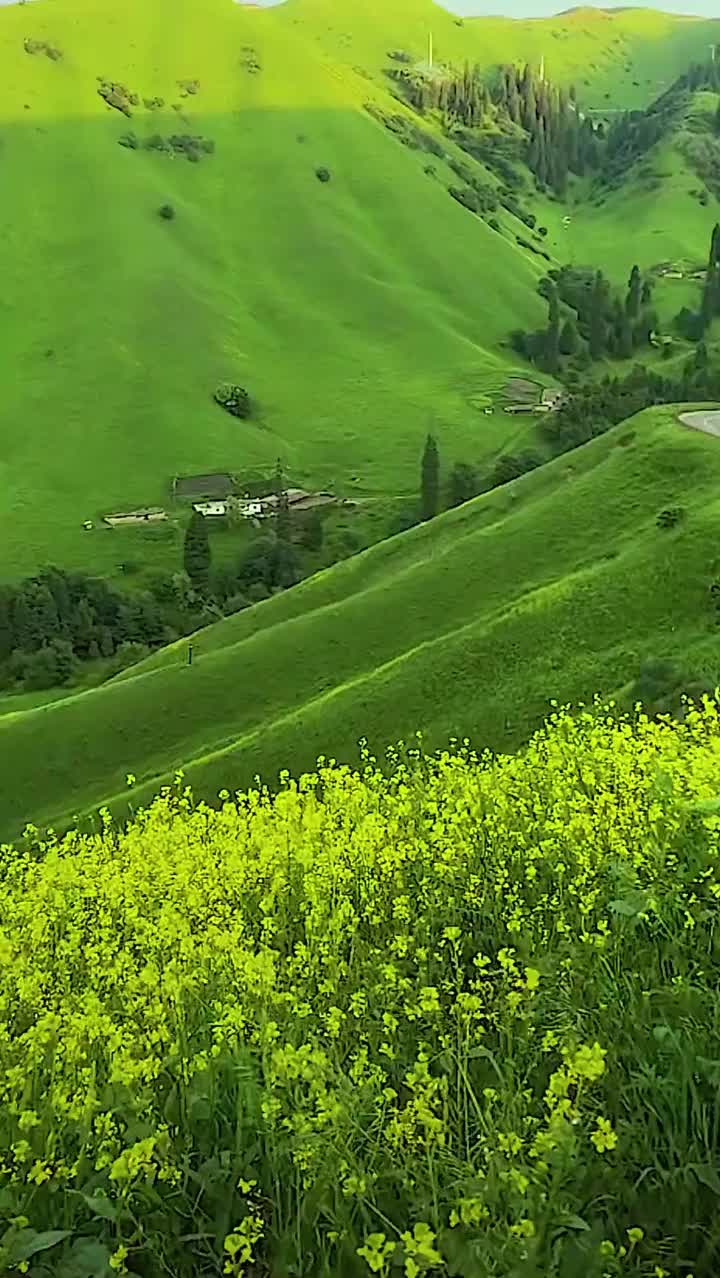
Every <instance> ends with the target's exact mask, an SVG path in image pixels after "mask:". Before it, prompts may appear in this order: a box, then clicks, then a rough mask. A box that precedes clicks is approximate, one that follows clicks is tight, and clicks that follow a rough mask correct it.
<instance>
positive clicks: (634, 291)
mask: <svg viewBox="0 0 720 1278" xmlns="http://www.w3.org/2000/svg"><path fill="white" fill-rule="evenodd" d="M641 297H642V280H641V278H640V268H639V267H638V266H633V268H632V271H631V272H630V279H629V281H628V293H627V298H626V301H625V314H626V315H627V316H628V318H629V319H631V320H634V319H637V317H638V315H639V314H640V300H641Z"/></svg>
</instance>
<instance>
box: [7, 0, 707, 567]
mask: <svg viewBox="0 0 720 1278" xmlns="http://www.w3.org/2000/svg"><path fill="white" fill-rule="evenodd" d="M717 28H718V24H717V23H715V24H713V23H707V22H699V21H694V20H688V19H676V18H670V17H665V16H663V15H659V14H653V13H646V12H643V11H633V10H630V11H623V12H619V13H615V14H607V13H602V12H599V11H592V10H578V11H575V12H573V13H569V14H566V15H561V16H560V17H558V18H556V19H552V20H549V21H547V22H537V21H535V22H529V21H528V22H517V23H513V22H510V21H508V20H501V19H483V20H472V21H465V22H464V23H462V22H460V21H458V20H456V19H454V18H453V17H452V16H451V15H450V14H448V13H446V12H445V11H444V10H442V9H440V8H439V7H437V6H435V5H432V4H430V3H426V0H412V2H411V0H393V2H392V3H391V4H386V3H385V0H383V3H382V4H381V3H380V2H379V0H372V3H369V4H365V3H363V4H362V5H361V4H359V3H358V2H357V0H340V3H337V2H336V0H333V3H332V4H330V3H329V0H288V3H287V4H285V5H281V6H279V7H278V8H275V9H272V10H268V11H262V10H253V9H251V8H248V7H245V6H241V5H233V4H231V3H230V2H229V0H209V2H207V3H206V2H204V0H203V2H202V3H201V0H178V2H177V3H176V2H175V0H173V2H172V3H171V2H170V0H154V2H153V4H152V5H148V4H146V3H144V2H143V0H128V3H126V4H123V5H122V6H121V7H120V8H118V9H117V10H112V9H110V8H109V7H102V8H99V7H98V6H97V4H95V3H94V0H38V3H33V4H28V5H22V6H20V5H10V6H7V7H3V8H1V9H0V145H1V151H0V180H1V181H2V195H3V198H2V203H1V205H0V268H1V269H2V276H3V299H2V303H1V304H0V344H1V346H2V351H3V367H4V369H5V372H6V376H5V377H4V379H3V397H2V402H1V403H0V441H1V443H0V476H1V478H2V484H1V485H0V545H2V548H3V549H2V557H1V559H0V577H1V578H4V579H9V578H16V577H18V576H20V575H22V574H23V573H27V572H29V571H32V570H33V569H35V568H36V567H37V566H38V565H39V564H41V563H43V562H46V561H48V560H49V559H52V560H54V561H55V562H58V563H60V564H61V565H63V566H66V567H72V568H86V569H88V568H89V569H91V570H95V571H100V572H103V573H113V572H115V571H117V568H118V561H119V560H123V559H126V558H132V559H134V560H136V561H137V562H139V563H140V564H141V565H147V566H155V567H158V566H163V567H172V566H174V565H175V564H176V563H177V561H178V557H179V553H180V544H179V543H180V540H181V536H182V530H181V528H180V527H179V526H171V527H170V528H169V529H168V530H167V532H166V535H165V539H163V537H161V536H155V537H154V538H153V539H152V540H151V541H149V540H148V534H146V533H142V532H132V531H130V530H126V531H125V532H124V533H123V535H122V537H121V539H118V538H117V537H114V536H112V535H110V536H108V535H106V534H105V533H103V532H99V531H95V532H92V533H90V534H88V533H87V532H84V531H83V529H82V524H83V522H84V521H85V520H86V519H91V520H96V519H97V518H98V517H99V516H102V515H103V514H104V513H107V512H108V510H111V509H117V508H120V509H132V508H133V507H137V506H145V505H150V504H159V505H163V504H167V502H168V498H169V492H170V484H171V480H172V477H173V476H174V475H175V474H178V473H188V472H193V471H199V470H200V471H207V470H211V469H215V468H223V469H225V468H229V469H230V470H232V471H233V472H238V473H243V472H245V471H247V470H249V469H253V468H255V467H258V466H260V467H267V466H268V465H272V464H274V461H275V458H276V457H277V456H278V455H282V456H283V458H284V460H285V463H286V466H287V468H288V470H289V471H290V472H291V473H292V475H293V478H294V480H295V481H296V482H298V483H303V482H306V483H309V484H312V485H317V486H327V485H331V484H334V485H337V486H338V488H339V489H342V488H343V486H346V485H347V483H348V481H349V480H350V479H351V478H353V477H354V478H355V481H356V482H357V484H358V485H359V488H358V491H362V492H366V493H382V492H386V493H387V492H389V493H402V492H408V491H411V490H412V488H413V486H414V483H415V467H416V460H417V456H418V452H419V446H420V441H421V440H422V438H423V436H424V434H425V432H426V431H427V430H428V429H438V428H439V427H440V426H441V427H442V433H443V439H444V441H445V446H446V449H447V451H448V453H451V452H452V453H455V455H458V456H462V455H467V453H468V452H471V453H472V455H473V456H474V457H476V458H479V457H482V456H488V455H495V454H497V453H498V452H499V451H501V450H502V446H503V444H504V443H505V442H506V440H507V436H508V429H509V424H508V422H507V419H505V418H503V416H502V414H500V413H495V414H493V415H492V416H485V415H482V416H478V413H477V405H478V403H479V402H481V401H482V397H483V396H484V395H486V394H487V393H488V391H492V390H494V389H495V388H497V386H499V385H500V384H501V383H502V380H503V378H504V375H505V373H506V371H507V368H508V352H507V350H506V349H504V348H503V346H502V343H503V342H504V340H505V338H506V335H507V333H508V331H509V330H510V329H512V328H513V327H514V326H516V325H524V326H527V325H529V324H532V323H533V322H535V321H536V320H537V319H539V318H540V316H541V314H542V309H543V308H542V307H541V305H540V303H539V301H538V299H537V296H536V294H535V284H536V281H537V277H538V274H539V270H540V264H539V262H538V258H537V257H534V256H532V255H531V254H530V253H528V252H527V251H526V250H525V249H524V248H522V247H519V246H518V245H517V243H516V241H515V232H516V231H517V230H518V229H519V230H522V229H523V228H522V227H521V226H520V225H519V223H516V222H515V221H514V219H513V218H512V217H510V216H509V215H507V214H505V213H501V215H500V217H501V222H502V232H503V233H502V234H500V235H499V234H497V233H495V232H493V231H492V230H490V229H489V228H488V226H487V225H486V224H484V223H483V222H482V221H481V220H480V219H478V218H474V217H473V216H471V215H470V214H468V213H467V212H466V210H464V209H463V208H461V207H459V206H457V205H456V204H455V203H454V201H452V200H449V199H448V197H447V194H446V191H445V190H444V189H443V188H444V187H445V186H447V185H448V183H449V182H450V181H451V180H452V175H451V173H450V171H449V169H447V167H446V165H445V163H444V161H442V160H437V161H436V160H435V158H433V167H434V168H435V174H434V175H433V176H429V175H428V173H427V172H426V171H425V170H426V169H427V168H428V165H427V156H426V155H425V154H424V153H423V151H421V150H420V151H413V150H409V149H407V148H405V147H401V146H399V145H398V144H397V142H396V141H395V140H394V139H393V138H392V137H390V136H389V135H388V133H387V132H386V131H385V130H383V128H382V127H381V126H380V125H379V124H378V123H377V122H376V121H375V120H374V119H371V118H370V117H369V115H368V113H367V112H366V111H365V110H364V106H365V104H366V103H367V102H368V100H370V101H372V102H374V103H375V104H376V105H379V106H381V107H385V108H391V109H394V110H397V109H398V107H397V103H394V100H393V99H392V98H391V96H390V93H389V85H388V81H387V79H386V77H385V76H384V74H383V70H384V67H385V65H386V63H387V53H388V50H391V49H392V48H393V47H400V48H407V49H409V50H410V53H411V54H412V55H413V56H417V57H418V58H420V57H423V56H426V40H427V35H428V32H429V31H430V30H431V31H432V33H433V36H434V40H435V49H436V50H437V56H438V57H439V58H441V59H445V60H447V61H453V62H455V63H457V64H458V65H459V64H461V63H462V61H463V60H465V59H479V60H480V62H481V63H482V65H484V66H487V67H488V68H491V67H492V66H494V65H495V64H497V63H498V62H501V61H506V60H507V59H508V58H517V59H523V58H529V59H533V60H538V59H539V58H540V57H542V56H544V57H545V59H546V65H547V68H548V73H549V74H551V75H552V76H553V77H554V78H555V79H556V80H557V81H559V82H564V83H569V82H570V81H571V80H575V81H577V82H578V88H579V91H580V92H581V93H582V94H583V95H586V96H587V97H588V98H598V100H599V102H600V103H602V102H604V101H605V95H606V94H608V93H609V94H611V96H612V97H613V101H614V102H617V103H619V104H620V105H623V106H625V105H632V104H633V103H644V102H647V101H648V100H649V99H650V98H651V97H652V96H654V94H655V93H657V92H658V90H659V89H661V88H662V86H663V85H664V84H665V83H666V82H668V81H669V79H671V78H672V77H673V76H674V75H675V74H677V73H678V72H679V71H680V70H682V69H683V68H684V67H685V66H686V65H687V62H688V60H689V59H690V58H693V57H702V56H705V54H706V52H707V45H708V43H709V41H710V40H712V39H713V37H714V33H716V31H717ZM46 49H49V50H51V51H57V53H58V54H59V55H61V56H57V57H55V56H53V57H48V56H46V52H45V50H46ZM103 79H104V80H106V81H108V82H116V83H119V84H120V85H123V86H125V88H126V89H127V90H128V92H129V93H130V94H137V95H138V96H139V99H140V101H139V103H138V106H137V107H133V108H132V113H131V116H132V118H131V119H126V118H125V116H124V115H123V114H122V113H121V112H120V111H118V110H114V109H112V108H111V107H109V106H108V105H107V104H106V102H105V101H104V99H103V98H102V97H101V96H99V93H98V88H99V87H101V85H99V81H102V80H103ZM183 82H186V83H185V87H183ZM187 83H189V84H190V85H191V89H190V90H188V88H187ZM196 89H197V91H195V90H196ZM158 99H161V100H162V101H163V103H164V105H163V106H162V107H158V106H157V105H155V106H153V107H151V108H149V109H148V108H146V106H145V105H144V101H145V100H147V101H148V102H152V101H153V100H155V102H156V103H157V100H158ZM590 105H593V104H592V103H590ZM128 133H134V134H135V137H136V138H137V139H138V143H139V149H137V150H133V149H130V148H128V147H121V146H119V145H118V141H119V139H120V138H121V137H122V136H123V135H124V134H128ZM172 134H179V135H183V136H195V137H201V138H202V139H203V140H204V141H205V142H207V143H210V144H214V148H215V149H214V153H213V154H211V155H207V154H205V153H204V152H200V154H201V156H202V158H201V160H200V162H199V163H192V164H191V163H187V162H186V161H185V158H184V157H183V155H182V153H180V154H175V155H174V156H173V155H172V154H166V153H158V152H156V151H154V150H150V151H145V150H144V149H143V143H144V142H146V141H147V140H148V139H149V138H151V137H153V136H156V137H157V136H158V135H159V136H160V137H161V138H167V137H169V136H170V135H172ZM447 153H448V154H449V155H452V153H453V147H452V146H449V148H448V152H447ZM318 168H327V169H328V170H329V172H330V175H331V180H330V181H329V182H327V183H325V184H323V183H321V182H319V181H318V178H317V176H316V170H317V169H318ZM540 204H541V206H542V202H540ZM163 205H170V206H171V207H172V209H173V210H174V212H175V218H174V220H172V221H164V220H162V219H161V218H159V217H158V210H159V209H160V208H161V207H162V206H163ZM542 212H543V216H544V215H545V210H544V209H543V210H542ZM547 213H548V217H547V219H546V220H547V221H548V225H549V227H550V231H551V239H552V243H551V244H550V248H551V251H552V252H554V253H556V254H557V255H559V256H560V258H561V260H562V259H563V258H564V257H565V256H566V253H565V248H566V245H565V238H564V236H563V233H562V230H561V229H559V225H556V224H559V218H558V217H557V216H556V215H555V207H554V206H551V205H548V208H547ZM603 227H605V228H609V229H608V233H607V236H606V239H604V240H603V239H602V237H601V236H600V234H599V238H598V239H597V241H596V242H597V243H598V244H600V243H601V242H602V244H603V248H605V245H606V244H607V256H608V258H609V259H612V257H613V254H612V251H611V250H612V244H613V239H614V237H615V234H616V228H617V218H616V216H615V215H614V214H613V215H612V216H608V217H606V218H604V219H603ZM693 234H694V232H693ZM697 234H698V238H700V230H699V228H698V232H697ZM705 235H706V230H705V227H704V226H703V234H702V239H703V242H704V239H705ZM603 255H604V254H603ZM607 265H608V266H612V261H608V263H607ZM623 269H624V265H623ZM227 379H229V380H238V381H240V382H242V383H243V384H246V385H247V386H248V387H249V389H250V390H251V392H252V394H253V396H254V397H255V399H256V401H257V404H258V408H257V413H256V417H255V420H254V421H253V422H252V423H251V424H247V425H240V424H239V423H238V422H237V421H235V420H234V419H232V418H230V417H228V416H226V415H224V414H223V413H222V412H221V411H220V410H219V409H218V408H217V407H216V406H215V405H214V404H213V403H212V399H211V397H212V393H213V391H214V389H215V388H216V386H217V385H218V383H219V382H221V381H223V380H227Z"/></svg>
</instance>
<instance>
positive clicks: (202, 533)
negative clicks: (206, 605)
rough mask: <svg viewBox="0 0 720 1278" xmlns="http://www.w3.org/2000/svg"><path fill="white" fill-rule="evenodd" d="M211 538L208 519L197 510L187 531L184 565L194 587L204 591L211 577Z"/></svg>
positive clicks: (191, 517)
mask: <svg viewBox="0 0 720 1278" xmlns="http://www.w3.org/2000/svg"><path fill="white" fill-rule="evenodd" d="M210 563H211V552H210V539H209V536H208V527H207V520H206V519H205V516H204V515H201V514H200V513H199V512H198V511H197V510H194V511H193V513H192V515H191V516H190V522H189V524H188V526H187V531H186V533H185V547H184V551H183V566H184V568H185V572H186V573H187V575H188V577H189V578H190V581H191V582H192V584H193V586H194V588H195V589H196V590H198V591H200V593H201V594H202V593H204V592H205V591H206V590H207V588H208V583H209V578H210Z"/></svg>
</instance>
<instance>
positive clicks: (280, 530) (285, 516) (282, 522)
mask: <svg viewBox="0 0 720 1278" xmlns="http://www.w3.org/2000/svg"><path fill="white" fill-rule="evenodd" d="M274 487H275V496H276V497H277V518H276V520H275V536H276V537H277V539H278V541H289V540H290V506H289V504H288V495H287V488H286V486H285V475H284V473H283V467H282V462H281V460H280V458H279V457H278V460H277V463H276V466H275V485H274Z"/></svg>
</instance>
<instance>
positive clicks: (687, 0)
mask: <svg viewBox="0 0 720 1278" xmlns="http://www.w3.org/2000/svg"><path fill="white" fill-rule="evenodd" d="M3 2H4V0H0V4H2V3H3ZM255 3H256V4H261V5H271V4H281V3H282V0H255ZM437 3H443V0H437ZM572 3H573V0H565V2H563V0H556V2H555V3H554V4H553V3H552V0H550V3H548V0H445V2H444V3H443V7H444V8H446V9H450V11H451V12H452V13H459V14H461V15H463V16H466V17H469V16H472V15H473V14H476V15H478V16H480V15H482V14H505V15H507V16H508V17H511V18H542V17H545V16H546V15H547V14H551V13H559V12H560V11H561V10H562V9H569V8H570V6H571V4H572ZM628 3H630V0H628ZM593 7H594V8H602V6H598V5H595V6H593ZM607 7H608V8H611V7H612V6H611V5H608V6H607ZM638 8H644V9H663V10H665V11H666V12H667V13H690V14H699V15H701V16H702V17H706V18H716V17H717V16H718V5H717V0H658V3H657V4H645V5H638Z"/></svg>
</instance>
